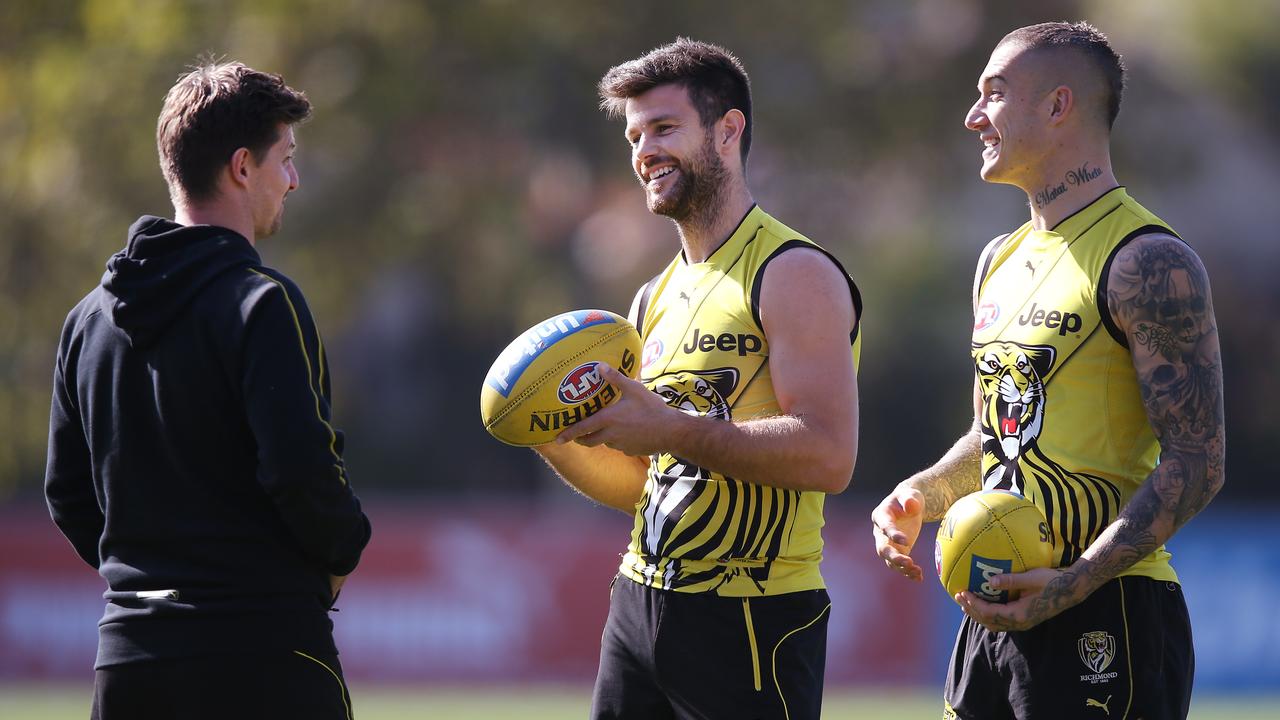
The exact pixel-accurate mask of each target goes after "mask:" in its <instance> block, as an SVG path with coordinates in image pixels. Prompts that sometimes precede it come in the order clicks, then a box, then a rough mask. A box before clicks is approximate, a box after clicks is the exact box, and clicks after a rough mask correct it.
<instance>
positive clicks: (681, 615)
mask: <svg viewBox="0 0 1280 720" xmlns="http://www.w3.org/2000/svg"><path fill="white" fill-rule="evenodd" d="M600 94H601V98H602V100H603V102H602V105H603V106H604V107H605V108H606V109H608V110H610V111H611V112H612V113H613V114H614V115H622V116H625V118H626V122H627V125H626V131H625V134H626V139H627V141H628V143H629V144H630V146H631V160H632V169H633V170H634V171H635V173H636V176H637V177H638V178H639V179H640V182H641V184H642V186H643V188H644V191H645V196H646V199H647V200H648V205H649V209H650V210H651V211H652V212H654V213H657V214H660V215H664V216H666V217H669V218H671V219H672V220H673V221H674V222H675V225H676V229H677V230H678V232H679V236H680V250H681V252H680V253H678V254H677V255H676V256H675V258H674V259H673V260H672V261H671V263H670V264H669V265H668V266H667V267H666V268H665V269H664V270H663V271H662V272H661V273H659V274H658V275H657V276H656V277H655V278H653V280H651V281H650V282H649V283H647V284H646V285H645V286H644V287H642V288H641V290H640V292H639V293H637V295H636V300H635V302H634V303H633V306H632V309H631V319H632V321H633V322H634V323H635V325H636V327H637V328H638V329H639V331H640V334H641V337H642V339H643V341H644V353H643V358H642V360H641V367H640V371H639V376H640V379H639V381H633V380H630V379H628V378H627V377H625V376H624V375H621V374H619V373H618V372H616V371H615V370H613V369H612V368H607V367H605V368H602V372H603V375H604V378H605V379H606V380H607V381H608V382H610V383H613V384H615V385H617V386H619V387H620V388H621V390H622V396H621V399H620V400H618V401H617V402H616V403H614V404H613V405H610V406H609V407H608V408H606V409H604V410H602V411H600V412H598V413H596V414H595V415H593V416H591V417H590V418H588V419H586V420H584V421H582V422H580V423H578V424H576V425H574V426H572V427H571V428H570V429H568V430H566V431H565V432H564V433H562V434H561V435H560V436H559V438H557V442H556V443H554V444H550V445H546V446H543V447H541V448H538V450H539V452H541V453H542V454H543V456H544V457H545V458H546V459H547V460H548V461H549V462H550V464H551V465H552V466H553V467H554V468H555V469H556V471H557V472H559V473H560V475H561V476H562V477H563V478H564V479H565V480H566V481H567V482H568V483H569V484H571V485H572V486H573V487H575V488H576V489H578V490H579V491H580V492H582V493H583V494H585V495H587V496H589V497H591V498H593V499H595V500H597V501H599V502H601V503H603V504H606V505H609V506H611V507H615V508H618V509H619V510H622V511H623V512H625V513H627V514H629V515H632V516H633V517H634V518H635V522H634V526H633V530H632V534H631V541H630V543H629V545H628V547H627V552H626V554H625V555H624V556H623V560H622V564H621V566H620V567H619V570H618V577H617V578H616V580H615V582H614V584H613V589H612V592H611V595H610V610H609V619H608V621H607V622H606V625H605V630H604V634H603V637H602V638H601V652H600V668H599V674H598V676H597V679H596V686H595V691H594V693H593V698H592V710H591V716H592V717H593V718H636V719H637V720H639V719H643V720H655V719H661V718H791V719H793V720H794V719H795V718H818V717H819V714H820V712H821V703H822V682H823V670H824V667H825V658H826V628H827V618H828V616H829V613H830V607H831V604H830V600H829V598H828V596H827V592H826V590H825V589H824V587H825V586H824V584H823V580H822V575H821V574H820V572H819V569H818V563H819V561H820V560H821V557H822V535H821V527H822V524H823V517H822V503H823V498H824V497H825V496H826V494H828V493H838V492H841V491H842V490H844V488H845V487H846V486H847V485H848V484H849V481H850V476H851V474H852V472H853V465H854V459H855V456H856V453H857V385H856V379H855V362H856V356H857V349H858V347H859V333H858V314H859V309H860V304H861V301H860V299H859V296H858V291H857V288H856V287H855V286H854V284H853V281H852V280H851V279H850V278H849V276H848V274H846V273H845V272H844V270H843V268H842V267H841V266H840V264H839V263H838V262H837V261H835V259H834V258H833V257H831V256H830V255H829V254H827V253H826V251H824V250H822V249H821V248H819V247H818V246H817V245H815V244H814V243H813V242H811V241H809V240H808V239H806V238H804V237H803V236H801V235H800V234H799V233H797V232H795V231H794V230H791V229H790V228H788V227H786V226H785V225H783V224H782V223H780V222H778V221H777V220H775V219H774V218H772V217H770V216H769V215H768V214H767V213H765V212H764V210H762V209H761V208H760V207H759V206H758V205H756V204H755V200H754V199H753V198H752V195H751V191H750V190H749V189H748V187H747V182H746V172H745V168H746V159H747V152H748V149H749V147H750V142H751V92H750V85H749V82H748V79H747V75H746V73H745V71H744V70H743V68H742V65H741V63H740V62H739V61H738V60H737V58H735V57H733V55H731V54H730V53H729V52H728V51H726V50H724V49H723V48H719V47H716V46H714V45H708V44H705V43H700V42H695V41H692V40H687V39H683V38H682V39H679V40H677V41H676V42H675V43H672V44H670V45H667V46H664V47H660V48H658V49H656V50H654V51H652V52H650V53H649V54H647V55H645V56H643V57H641V58H639V59H636V60H633V61H631V62H627V63H624V64H622V65H619V66H617V67H615V68H613V69H611V70H609V72H608V73H607V74H606V75H605V76H604V78H603V79H602V80H601V82H600Z"/></svg>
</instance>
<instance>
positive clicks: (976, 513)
mask: <svg viewBox="0 0 1280 720" xmlns="http://www.w3.org/2000/svg"><path fill="white" fill-rule="evenodd" d="M933 559H934V564H935V567H936V568H937V570H938V579H939V580H941V581H942V585H943V587H945V588H946V589H947V594H948V595H951V596H952V597H954V596H955V595H956V593H958V592H960V591H961V590H968V591H969V592H971V593H973V594H974V595H977V596H978V597H980V598H982V599H983V600H987V601H989V602H998V603H1003V602H1008V601H1009V600H1010V598H1009V593H1008V591H1005V590H1001V591H997V590H996V589H995V588H993V587H991V582H990V581H991V578H992V577H994V576H996V575H998V574H1000V573H1007V572H1015V573H1018V572H1025V571H1027V570H1031V569H1033V568H1039V567H1049V566H1050V565H1051V564H1052V563H1053V542H1052V540H1051V538H1050V536H1049V524H1048V523H1047V522H1045V519H1044V513H1042V512H1040V508H1038V507H1036V505H1035V503H1033V502H1031V501H1030V500H1028V499H1027V498H1025V497H1023V496H1022V495H1019V494H1018V493H1015V492H1009V491H1007V490H983V491H980V492H976V493H973V494H971V495H966V496H964V497H962V498H960V499H959V500H957V501H956V502H955V504H954V505H952V506H951V509H950V510H948V511H947V515H946V517H944V518H943V519H942V524H941V525H939V526H938V539H937V542H936V543H935V544H934V549H933Z"/></svg>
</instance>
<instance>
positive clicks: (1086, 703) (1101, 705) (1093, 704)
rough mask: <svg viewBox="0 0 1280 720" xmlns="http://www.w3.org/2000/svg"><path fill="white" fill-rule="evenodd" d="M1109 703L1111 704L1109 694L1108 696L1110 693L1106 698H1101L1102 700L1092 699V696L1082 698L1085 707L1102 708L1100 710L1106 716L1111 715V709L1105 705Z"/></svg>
mask: <svg viewBox="0 0 1280 720" xmlns="http://www.w3.org/2000/svg"><path fill="white" fill-rule="evenodd" d="M1110 704H1111V696H1110V695H1108V696H1107V699H1106V700H1103V701H1102V702H1098V701H1097V700H1094V699H1093V698H1085V699H1084V706H1085V707H1096V708H1102V712H1104V713H1106V714H1107V716H1108V717H1110V716H1111V709H1110V708H1108V707H1107V705H1110Z"/></svg>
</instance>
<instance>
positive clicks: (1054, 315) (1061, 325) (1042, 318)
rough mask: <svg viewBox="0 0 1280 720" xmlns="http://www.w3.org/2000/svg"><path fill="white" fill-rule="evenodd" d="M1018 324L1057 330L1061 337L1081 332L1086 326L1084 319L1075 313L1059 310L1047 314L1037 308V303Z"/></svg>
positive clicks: (1032, 305) (1032, 304) (1033, 304)
mask: <svg viewBox="0 0 1280 720" xmlns="http://www.w3.org/2000/svg"><path fill="white" fill-rule="evenodd" d="M1018 324H1019V325H1030V326H1031V327H1040V326H1041V325H1043V326H1045V327H1047V328H1049V329H1050V330H1053V329H1055V328H1056V329H1057V330H1058V334H1059V335H1062V336H1065V335H1066V334H1067V333H1069V332H1079V331H1080V328H1081V327H1082V326H1083V325H1084V319H1083V318H1081V317H1080V316H1079V315H1077V314H1075V313H1073V312H1062V311H1059V310H1050V311H1048V312H1045V311H1044V310H1042V309H1039V308H1037V307H1036V304H1035V303H1031V309H1030V310H1028V311H1027V314H1026V315H1023V316H1022V317H1020V318H1018Z"/></svg>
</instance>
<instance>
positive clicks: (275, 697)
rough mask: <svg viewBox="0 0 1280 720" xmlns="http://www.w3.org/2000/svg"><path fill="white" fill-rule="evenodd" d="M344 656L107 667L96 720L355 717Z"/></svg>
mask: <svg viewBox="0 0 1280 720" xmlns="http://www.w3.org/2000/svg"><path fill="white" fill-rule="evenodd" d="M352 717H353V716H352V712H351V696H350V695H349V694H347V685H346V681H345V680H343V677H342V666H341V665H339V664H338V657H337V656H336V655H324V654H319V653H314V652H311V653H305V652H302V651H294V652H290V651H286V650H281V651H274V652H269V651H263V652H258V653H252V654H248V653H246V654H243V655H241V654H237V655H208V656H204V657H197V658H183V659H177V660H156V661H153V662H138V663H128V664H124V665H111V666H108V667H104V668H99V669H98V671H97V673H96V677H95V679H94V687H93V708H92V710H91V711H90V718H92V720H153V719H154V720H172V719H173V718H182V719H183V720H206V719H207V720H225V718H238V719H243V720H280V719H281V718H308V720H352Z"/></svg>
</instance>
